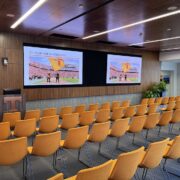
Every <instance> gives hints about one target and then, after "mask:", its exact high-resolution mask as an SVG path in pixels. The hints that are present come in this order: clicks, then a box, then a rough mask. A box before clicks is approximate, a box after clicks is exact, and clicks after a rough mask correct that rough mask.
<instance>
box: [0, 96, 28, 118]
mask: <svg viewBox="0 0 180 180" xmlns="http://www.w3.org/2000/svg"><path fill="white" fill-rule="evenodd" d="M25 110H26V101H25V95H24V94H11V95H1V96H0V119H1V120H2V116H3V113H6V112H17V111H19V112H21V116H22V117H23V116H24V114H25Z"/></svg>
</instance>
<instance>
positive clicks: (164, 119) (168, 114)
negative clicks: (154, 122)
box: [158, 111, 173, 126]
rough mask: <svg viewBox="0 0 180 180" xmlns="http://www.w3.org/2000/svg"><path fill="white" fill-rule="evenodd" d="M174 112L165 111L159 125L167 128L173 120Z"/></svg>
mask: <svg viewBox="0 0 180 180" xmlns="http://www.w3.org/2000/svg"><path fill="white" fill-rule="evenodd" d="M172 115H173V111H165V112H163V113H162V115H161V118H160V120H159V123H158V124H159V125H161V126H166V125H168V124H169V122H170V121H171V119H172Z"/></svg>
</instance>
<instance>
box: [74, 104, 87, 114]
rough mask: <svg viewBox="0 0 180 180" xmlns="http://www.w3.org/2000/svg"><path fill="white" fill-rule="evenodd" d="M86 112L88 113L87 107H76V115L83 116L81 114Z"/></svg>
mask: <svg viewBox="0 0 180 180" xmlns="http://www.w3.org/2000/svg"><path fill="white" fill-rule="evenodd" d="M84 111H86V105H85V104H81V105H79V106H76V107H75V110H74V113H79V115H81V113H83V112H84Z"/></svg>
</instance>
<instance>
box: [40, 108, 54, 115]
mask: <svg viewBox="0 0 180 180" xmlns="http://www.w3.org/2000/svg"><path fill="white" fill-rule="evenodd" d="M55 115H57V109H56V108H47V109H43V110H42V117H47V116H55Z"/></svg>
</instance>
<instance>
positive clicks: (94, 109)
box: [89, 104, 99, 112]
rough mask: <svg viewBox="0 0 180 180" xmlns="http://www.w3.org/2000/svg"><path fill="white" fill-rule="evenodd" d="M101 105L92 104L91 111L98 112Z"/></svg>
mask: <svg viewBox="0 0 180 180" xmlns="http://www.w3.org/2000/svg"><path fill="white" fill-rule="evenodd" d="M98 109H99V105H98V104H90V105H89V111H95V112H96V111H98Z"/></svg>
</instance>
